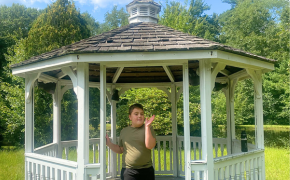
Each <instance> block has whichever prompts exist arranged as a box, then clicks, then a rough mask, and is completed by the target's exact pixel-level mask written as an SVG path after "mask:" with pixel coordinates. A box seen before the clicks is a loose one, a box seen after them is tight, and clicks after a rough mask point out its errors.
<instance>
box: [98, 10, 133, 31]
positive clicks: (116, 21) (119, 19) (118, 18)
mask: <svg viewBox="0 0 290 180" xmlns="http://www.w3.org/2000/svg"><path fill="white" fill-rule="evenodd" d="M128 18H129V14H128V13H126V11H125V10H124V8H121V9H120V10H118V6H117V5H114V7H113V9H112V10H111V11H110V12H107V13H106V14H105V22H104V23H103V24H101V25H100V29H99V32H98V33H103V32H106V31H109V30H112V29H116V28H118V27H121V26H125V25H128V24H129V21H128Z"/></svg>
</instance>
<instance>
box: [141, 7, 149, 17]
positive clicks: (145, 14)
mask: <svg viewBox="0 0 290 180" xmlns="http://www.w3.org/2000/svg"><path fill="white" fill-rule="evenodd" d="M140 15H141V16H147V15H148V7H140Z"/></svg>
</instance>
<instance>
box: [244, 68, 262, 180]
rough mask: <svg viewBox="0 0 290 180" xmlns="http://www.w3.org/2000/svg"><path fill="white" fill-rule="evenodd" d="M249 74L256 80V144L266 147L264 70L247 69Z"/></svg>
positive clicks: (258, 146) (257, 146)
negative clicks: (263, 92)
mask: <svg viewBox="0 0 290 180" xmlns="http://www.w3.org/2000/svg"><path fill="white" fill-rule="evenodd" d="M247 72H248V74H249V75H250V76H251V77H252V79H253V81H254V90H255V97H254V98H255V101H254V102H255V126H256V138H255V141H256V142H255V144H256V148H258V149H265V147H264V126H263V125H264V122H263V98H262V72H261V70H256V71H255V70H251V69H247ZM265 177H266V175H265V157H264V156H263V157H262V178H261V179H262V180H265Z"/></svg>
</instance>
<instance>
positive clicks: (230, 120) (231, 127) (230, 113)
mask: <svg viewBox="0 0 290 180" xmlns="http://www.w3.org/2000/svg"><path fill="white" fill-rule="evenodd" d="M237 82H238V79H234V80H232V79H229V81H228V88H227V89H226V90H225V91H224V93H225V96H226V107H227V154H228V155H229V154H232V153H234V152H233V150H234V149H233V147H232V146H233V144H232V140H233V139H236V131H235V106H234V100H235V99H234V92H235V86H236V84H237Z"/></svg>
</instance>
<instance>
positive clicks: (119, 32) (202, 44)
mask: <svg viewBox="0 0 290 180" xmlns="http://www.w3.org/2000/svg"><path fill="white" fill-rule="evenodd" d="M194 50H220V51H226V52H230V53H233V54H238V55H241V56H246V57H250V58H252V59H257V60H261V61H266V62H272V63H273V62H275V60H272V59H267V58H265V57H261V56H257V55H254V54H251V53H247V52H244V51H241V50H239V49H235V48H231V47H229V46H225V45H223V44H220V43H217V42H214V41H209V40H205V39H203V38H200V37H197V36H192V35H189V34H186V33H183V32H180V31H177V30H175V29H172V28H169V27H166V26H163V25H159V24H155V23H145V22H141V23H132V24H129V25H127V26H125V27H121V28H117V29H114V30H111V31H108V32H105V33H103V34H100V35H97V36H93V37H90V38H88V39H84V40H81V41H79V42H76V43H74V44H71V45H67V46H64V47H62V48H59V49H55V50H53V51H50V52H47V53H43V54H41V55H38V56H35V57H32V58H30V59H28V60H26V61H23V62H21V63H18V64H14V65H12V66H11V68H17V67H21V66H26V65H30V64H34V63H38V62H42V61H49V60H51V59H56V58H59V57H62V56H66V55H69V54H76V55H78V54H92V53H102V54H106V53H109V54H112V53H114V54H115V53H117V54H118V53H124V52H125V53H128V52H164V53H166V52H168V51H184V52H186V51H194ZM198 66H199V63H198V61H197V60H190V61H189V69H191V70H194V71H196V69H197V68H198ZM167 68H169V70H170V71H171V73H172V75H173V77H174V79H175V82H179V81H182V66H167ZM89 69H90V72H89V74H90V81H92V82H99V81H100V72H99V64H97V63H90V66H89ZM117 69H118V68H117V67H108V68H107V82H108V83H112V82H113V77H114V75H115V74H116V72H117ZM241 70H242V69H241V68H238V67H233V66H226V68H225V70H224V72H225V73H219V74H218V75H217V76H218V77H223V76H225V75H226V76H228V75H231V74H233V73H236V72H238V71H241ZM121 72H122V73H121V74H120V76H119V78H118V80H117V83H128V82H130V83H137V82H138V83H139V82H172V81H171V80H170V79H169V77H168V75H167V73H166V72H165V69H164V67H163V66H150V67H146V66H145V67H124V69H123V70H122V71H121ZM44 73H45V74H47V75H49V76H52V77H55V78H58V79H69V77H68V76H67V75H64V74H62V72H61V69H59V70H53V71H48V72H44Z"/></svg>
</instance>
